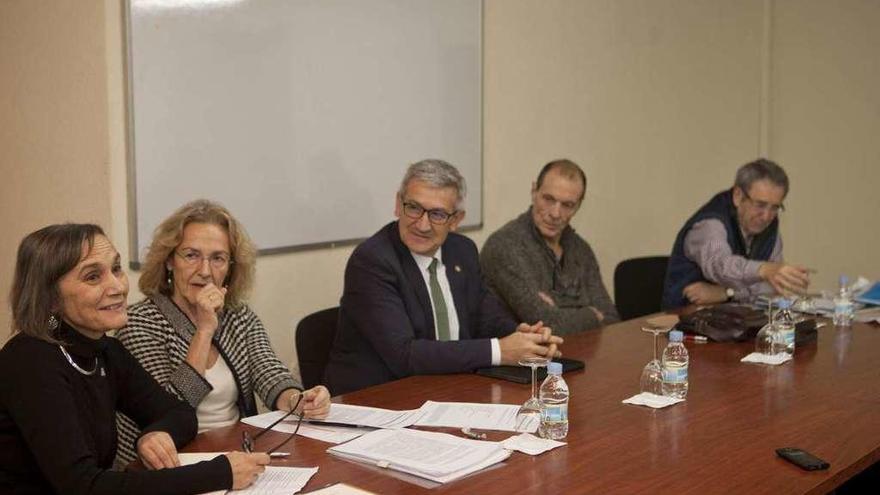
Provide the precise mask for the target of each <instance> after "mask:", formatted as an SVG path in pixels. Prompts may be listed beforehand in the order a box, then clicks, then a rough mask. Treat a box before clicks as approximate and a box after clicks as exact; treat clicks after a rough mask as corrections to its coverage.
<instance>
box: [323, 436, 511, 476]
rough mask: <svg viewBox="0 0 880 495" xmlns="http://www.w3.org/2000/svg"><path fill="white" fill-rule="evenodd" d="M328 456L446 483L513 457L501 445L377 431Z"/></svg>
mask: <svg viewBox="0 0 880 495" xmlns="http://www.w3.org/2000/svg"><path fill="white" fill-rule="evenodd" d="M327 452H329V453H331V454H334V455H337V456H340V457H343V458H346V459H351V460H355V461H359V462H366V463H368V464H371V465H374V466H379V467H382V468H389V469H395V470H398V471H402V472H405V473H410V474H413V475H416V476H420V477H422V478H426V479H429V480H432V481H436V482H438V483H446V482H449V481H452V480H455V479H458V478H461V477H462V476H465V475H467V474H470V473H473V472H476V471H479V470H481V469H484V468H486V467H489V466H491V465H493V464H496V463H498V462H501V461H502V460H504V459H506V458H507V457H508V456H510V451H508V450H505V449H504V448H503V447H502V446H501V444H500V443H498V442H484V441H479V440H468V439H465V438H461V437H457V436H454V435H449V434H446V433H437V432H431V431H420V430H408V429H396V430H376V431H373V432H370V433H367V434H366V435H364V436H362V437H360V438H357V439H355V440H352V441H351V442H348V443H344V444H342V445H337V446H335V447H330V448H329V449H327Z"/></svg>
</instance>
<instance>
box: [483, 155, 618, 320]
mask: <svg viewBox="0 0 880 495" xmlns="http://www.w3.org/2000/svg"><path fill="white" fill-rule="evenodd" d="M586 189H587V178H586V176H585V175H584V172H583V170H581V168H580V167H579V166H578V165H577V164H575V163H574V162H572V161H570V160H556V161H552V162H550V163H548V164H547V165H545V166H544V168H543V169H541V173H540V174H538V179H537V180H536V181H535V183H533V184H532V205H531V207H530V208H529V209H528V211H526V212H525V213H523V214H522V215H520V216H519V217H517V218H516V219H514V220H512V221H510V222H508V223H507V224H506V225H505V226H503V227H501V228H500V229H499V230H498V231H496V232H495V233H493V234H492V235H491V236H489V239H488V240H486V244H485V245H484V246H483V251H482V252H481V253H480V264H481V265H482V268H483V274H484V276H485V278H486V283H487V284H488V285H489V287H490V288H492V290H493V291H495V293H496V294H498V296H499V297H500V298H501V300H503V301H504V302H505V303H506V304H507V306H508V307H510V309H511V311H512V312H513V313H514V314H515V315H516V316H517V318H518V319H519V320H520V321H537V320H541V321H543V322H544V325H546V326H549V327H551V328H552V329H553V334H554V335H562V334H567V333H572V332H578V331H581V330H587V329H591V328H596V327H599V326H601V325H604V324H607V323H613V322H616V321H619V320H620V317H619V316H618V314H617V309H616V308H615V307H614V303H613V302H612V301H611V298H610V297H609V296H608V291H607V290H605V286H604V285H603V284H602V277H601V276H600V274H599V264H598V262H597V261H596V255H595V254H593V250H592V249H591V248H590V245H589V244H587V241H585V240H584V239H583V238H582V237H581V236H579V235H577V234H576V233H575V231H574V229H572V228H571V227H570V226H569V222H571V219H572V218H573V217H574V215H575V213H577V211H578V208H580V206H581V202H582V201H583V199H584V194H585V193H586Z"/></svg>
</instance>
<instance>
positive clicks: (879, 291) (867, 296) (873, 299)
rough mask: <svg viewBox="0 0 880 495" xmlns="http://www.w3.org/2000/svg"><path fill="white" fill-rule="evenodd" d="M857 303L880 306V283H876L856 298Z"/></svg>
mask: <svg viewBox="0 0 880 495" xmlns="http://www.w3.org/2000/svg"><path fill="white" fill-rule="evenodd" d="M855 299H856V301H858V302H860V303H865V304H875V305H878V306H880V282H875V283H874V285H872V286H871V287H870V288H869V289H868V290H866V291H865V292H862V293H861V294H859V295H858V296H856V298H855Z"/></svg>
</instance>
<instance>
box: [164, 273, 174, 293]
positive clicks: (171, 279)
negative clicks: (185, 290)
mask: <svg viewBox="0 0 880 495" xmlns="http://www.w3.org/2000/svg"><path fill="white" fill-rule="evenodd" d="M165 273H167V274H168V277H167V278H166V279H165V281H166V282H168V288H169V289H170V288H171V287H172V286H173V285H174V272H173V271H171V269H169V268H166V269H165Z"/></svg>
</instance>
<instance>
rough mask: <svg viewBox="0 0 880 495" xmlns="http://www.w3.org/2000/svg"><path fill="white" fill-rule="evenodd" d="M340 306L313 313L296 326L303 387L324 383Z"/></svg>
mask: <svg viewBox="0 0 880 495" xmlns="http://www.w3.org/2000/svg"><path fill="white" fill-rule="evenodd" d="M338 318H339V306H336V307H335V308H329V309H325V310H322V311H318V312H317V313H312V314H310V315H308V316H306V317H305V318H303V319H302V320H300V322H299V324H298V325H297V326H296V356H297V359H299V372H300V374H301V376H302V381H303V387H305V388H306V389H309V388H312V387H314V386H315V385H320V384H321V383H322V382H323V381H324V368H326V367H327V360H328V359H329V358H330V348H332V347H333V339H335V338H336V323H337V319H338Z"/></svg>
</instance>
